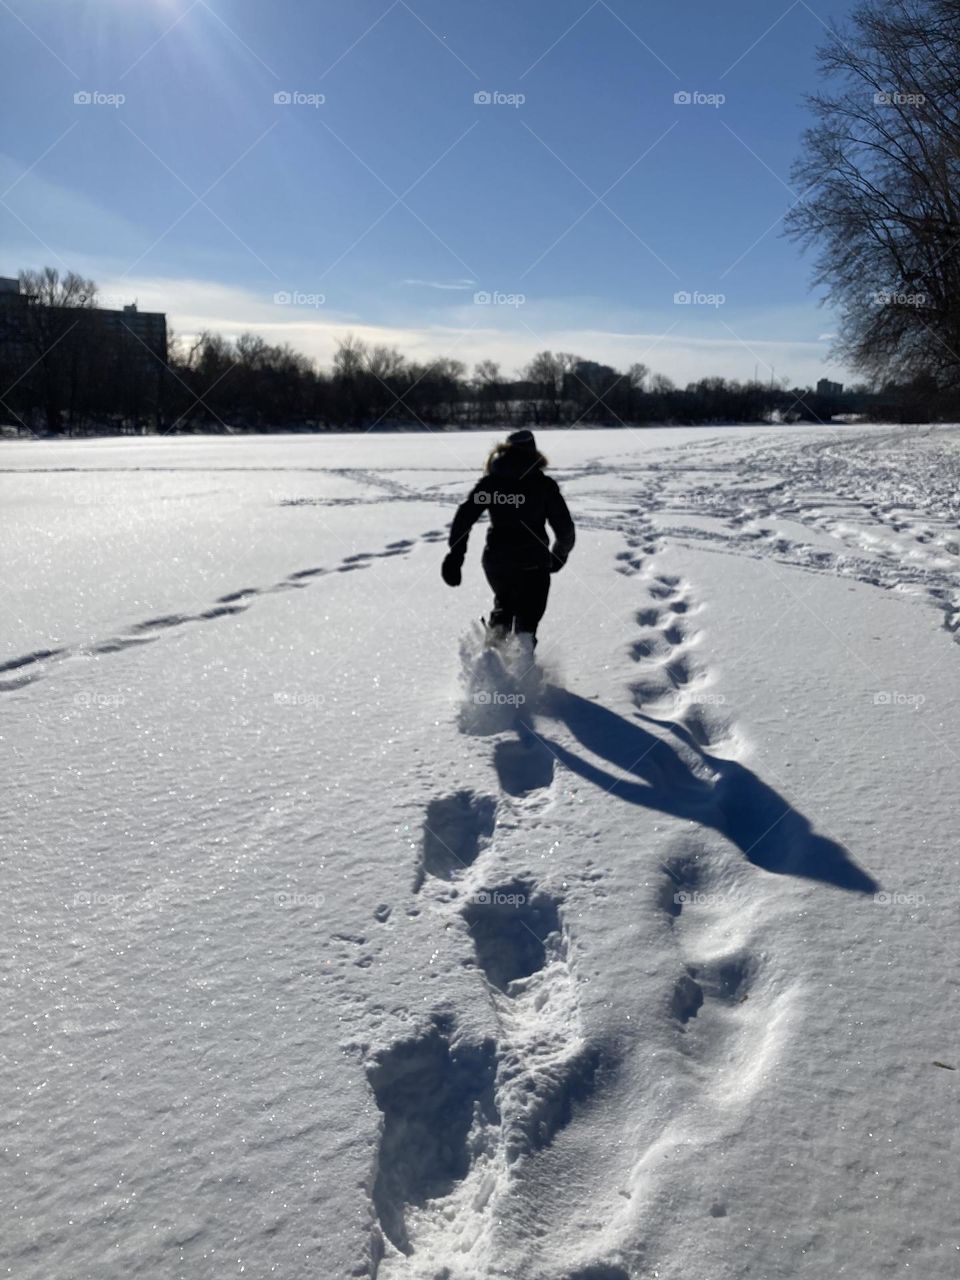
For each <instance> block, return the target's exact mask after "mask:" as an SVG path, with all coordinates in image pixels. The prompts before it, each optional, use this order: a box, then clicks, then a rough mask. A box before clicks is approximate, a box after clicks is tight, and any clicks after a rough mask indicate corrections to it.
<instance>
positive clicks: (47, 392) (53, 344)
mask: <svg viewBox="0 0 960 1280" xmlns="http://www.w3.org/2000/svg"><path fill="white" fill-rule="evenodd" d="M20 292H21V295H22V296H23V297H24V298H25V299H26V309H25V312H24V319H25V324H24V331H23V342H24V356H25V362H24V369H23V377H24V378H28V379H29V380H30V383H31V384H32V385H33V387H34V388H35V393H34V394H35V399H36V401H37V402H38V403H39V404H40V405H42V407H43V413H44V416H45V418H46V425H47V430H48V431H59V430H60V429H61V426H62V418H63V412H64V410H67V412H68V414H69V417H70V418H71V419H72V418H73V417H74V415H75V412H76V410H77V408H78V407H79V401H80V398H81V395H82V394H83V392H84V390H85V388H84V387H83V386H82V375H83V373H84V372H85V371H87V372H88V373H89V372H91V369H90V366H91V364H92V361H93V359H94V355H95V351H96V347H97V342H96V338H97V335H96V334H95V333H94V332H93V325H92V324H91V323H90V321H91V319H92V317H93V315H94V308H95V306H96V297H97V286H96V285H95V284H94V282H93V281H92V280H85V279H84V278H83V277H82V276H79V275H77V274H76V272H73V271H68V272H67V274H66V275H65V276H63V277H61V275H60V273H59V271H57V269H56V267H44V268H43V269H42V270H40V271H21V272H20Z"/></svg>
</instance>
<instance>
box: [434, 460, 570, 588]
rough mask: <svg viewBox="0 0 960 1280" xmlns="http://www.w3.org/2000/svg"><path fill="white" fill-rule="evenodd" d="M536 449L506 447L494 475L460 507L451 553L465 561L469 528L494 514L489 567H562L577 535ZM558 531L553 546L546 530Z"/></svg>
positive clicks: (481, 482)
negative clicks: (482, 517)
mask: <svg viewBox="0 0 960 1280" xmlns="http://www.w3.org/2000/svg"><path fill="white" fill-rule="evenodd" d="M541 463H542V460H541V459H540V456H539V454H537V453H536V452H535V451H533V450H525V449H508V450H506V451H505V452H504V453H502V454H500V455H499V456H498V457H496V458H494V461H493V463H492V464H491V468H490V472H489V473H488V474H487V475H485V476H483V478H482V479H481V480H479V481H478V482H477V483H476V484H475V485H474V486H473V488H472V489H471V490H470V494H469V496H468V497H467V500H466V501H465V502H463V503H461V505H460V506H459V507H458V508H457V514H456V515H455V516H454V518H453V527H452V529H451V530H450V551H451V553H452V554H454V555H457V556H459V557H460V559H462V558H463V555H464V552H465V551H466V549H467V539H468V537H469V536H470V529H471V527H472V526H473V525H474V524H475V523H476V522H477V521H478V520H479V519H480V517H481V516H482V515H483V514H484V512H486V513H488V514H489V516H490V528H489V529H488V530H487V545H486V548H485V549H484V553H483V559H484V563H486V564H493V565H497V566H509V567H511V568H515V569H533V568H538V569H554V570H555V569H559V568H561V567H562V566H563V565H564V564H565V563H566V559H567V556H568V555H569V554H570V551H571V548H572V547H573V543H574V539H575V536H576V532H575V529H574V524H573V520H572V518H571V516H570V512H569V510H568V509H567V504H566V502H564V500H563V495H562V494H561V492H560V489H559V486H558V485H557V482H556V480H554V479H552V478H551V477H550V476H547V475H544V473H543V471H542V470H541ZM548 524H549V525H550V527H551V529H552V530H553V533H554V538H555V541H554V544H553V547H552V548H551V546H550V539H549V536H548V534H547V530H546V526H547V525H548Z"/></svg>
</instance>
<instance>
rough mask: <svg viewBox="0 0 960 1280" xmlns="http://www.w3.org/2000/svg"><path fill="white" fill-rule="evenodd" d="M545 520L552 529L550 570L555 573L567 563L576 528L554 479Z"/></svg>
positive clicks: (575, 538)
mask: <svg viewBox="0 0 960 1280" xmlns="http://www.w3.org/2000/svg"><path fill="white" fill-rule="evenodd" d="M547 520H548V521H549V524H550V528H551V529H552V530H553V538H554V542H553V546H552V548H551V549H550V560H551V564H550V572H551V573H556V572H557V570H558V569H562V568H563V566H564V565H565V564H566V563H567V557H568V556H569V554H570V552H571V551H572V550H573V544H574V543H575V542H576V540H577V530H576V526H575V525H574V523H573V516H571V514H570V508H569V507H568V506H567V504H566V502H565V501H564V497H563V494H562V493H561V492H560V486H559V485H558V484H557V483H556V481H554V482H553V483H552V484H551V486H550V496H549V497H548V499H547Z"/></svg>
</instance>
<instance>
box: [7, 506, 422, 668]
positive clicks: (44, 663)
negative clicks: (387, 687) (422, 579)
mask: <svg viewBox="0 0 960 1280" xmlns="http://www.w3.org/2000/svg"><path fill="white" fill-rule="evenodd" d="M446 536H447V535H446V533H445V532H444V530H442V529H430V530H428V531H427V532H426V533H424V534H421V536H420V538H419V539H412V538H404V539H402V540H400V541H397V542H391V543H388V544H387V546H386V547H385V548H384V549H383V550H382V551H361V552H358V553H356V554H354V555H349V556H344V557H343V559H342V560H341V561H340V562H339V564H338V565H336V566H335V567H334V568H332V569H327V568H324V567H323V566H322V565H317V566H315V567H313V568H310V569H297V570H296V571H294V572H293V573H289V574H287V576H286V577H285V578H282V579H281V580H280V581H279V582H274V583H271V584H269V585H268V586H263V587H241V588H240V589H239V590H237V591H229V592H227V594H226V595H222V596H218V597H217V599H216V600H215V601H214V602H213V603H212V604H211V605H210V607H209V608H206V609H201V610H200V611H199V612H196V613H173V614H165V615H163V616H162V617H157V618H147V619H146V620H145V621H144V622H137V623H133V624H132V625H131V626H129V627H127V628H126V629H125V630H124V631H122V632H119V633H118V634H116V635H112V636H108V637H106V638H105V639H103V640H97V641H94V642H93V643H91V644H76V645H60V646H56V647H54V648H52V649H38V650H36V651H35V652H33V653H27V654H22V655H20V656H19V657H16V658H8V659H7V660H6V661H3V662H0V693H13V692H15V691H16V690H17V689H22V688H24V686H26V685H29V684H32V683H33V682H34V681H35V680H39V679H40V678H41V676H43V675H46V674H47V672H48V671H49V670H50V669H51V667H53V666H54V665H55V664H57V663H60V662H64V661H65V660H67V659H69V658H84V657H89V656H90V655H91V654H107V653H121V652H123V650H124V649H132V648H135V647H137V646H139V645H144V644H152V643H153V642H154V641H155V640H159V639H160V637H161V636H162V635H163V634H164V633H165V632H168V631H171V630H173V629H175V628H178V627H183V626H187V625H189V624H192V623H197V622H213V621H215V620H216V619H218V618H230V617H235V616H236V615H237V614H241V613H245V612H246V611H247V609H249V608H250V606H251V605H252V604H253V603H254V602H255V600H256V599H257V597H258V596H266V595H274V594H276V593H277V592H281V591H299V590H303V589H304V588H306V587H308V586H310V584H311V581H312V580H313V579H316V578H321V577H323V576H325V575H326V574H330V573H352V572H355V571H356V570H359V569H369V568H371V567H372V566H373V565H374V564H375V563H376V561H377V560H389V559H392V558H393V557H394V556H405V555H408V554H409V553H410V552H411V551H412V550H413V549H414V547H415V546H416V545H417V542H418V541H419V542H424V543H432V542H442V541H445V540H446Z"/></svg>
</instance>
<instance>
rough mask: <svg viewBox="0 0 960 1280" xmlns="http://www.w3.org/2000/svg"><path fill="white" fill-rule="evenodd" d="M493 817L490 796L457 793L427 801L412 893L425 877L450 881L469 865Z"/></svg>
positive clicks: (489, 833)
mask: <svg viewBox="0 0 960 1280" xmlns="http://www.w3.org/2000/svg"><path fill="white" fill-rule="evenodd" d="M496 818H497V802H496V800H494V798H493V797H492V796H478V795H475V794H474V792H472V791H457V792H455V794H454V795H451V796H442V797H440V798H439V799H436V800H431V801H430V803H429V804H428V805H427V814H426V817H425V818H424V821H423V841H422V844H421V848H420V861H419V864H418V866H417V874H416V878H415V881H414V891H415V892H419V890H420V889H421V888H422V887H423V882H424V880H425V879H426V877H427V876H428V875H429V876H435V877H436V878H437V879H438V880H453V879H454V878H455V877H456V876H457V875H459V873H460V872H461V871H463V870H464V869H465V868H466V867H469V866H471V865H472V864H473V863H474V862H475V861H476V859H477V855H478V854H479V853H480V850H481V849H482V848H483V847H484V844H485V843H486V841H487V840H488V839H489V838H490V837H491V836H492V835H493V828H494V825H495V823H496Z"/></svg>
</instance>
